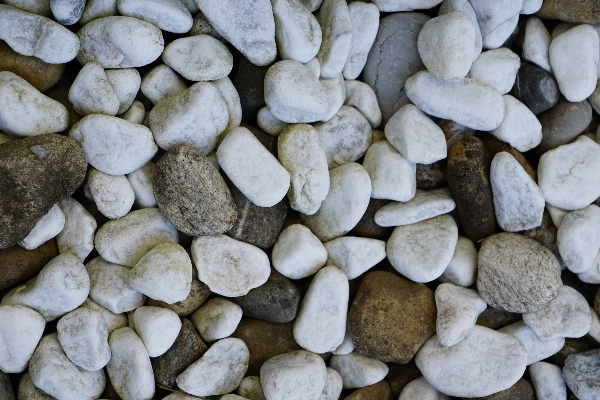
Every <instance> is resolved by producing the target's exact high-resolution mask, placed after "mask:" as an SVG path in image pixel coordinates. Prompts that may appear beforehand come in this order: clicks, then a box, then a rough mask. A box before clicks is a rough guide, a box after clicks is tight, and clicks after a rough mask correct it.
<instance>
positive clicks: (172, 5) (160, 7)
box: [117, 0, 193, 33]
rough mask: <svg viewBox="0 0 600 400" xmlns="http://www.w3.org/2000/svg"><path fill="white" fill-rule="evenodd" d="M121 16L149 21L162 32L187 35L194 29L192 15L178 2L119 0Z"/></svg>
mask: <svg viewBox="0 0 600 400" xmlns="http://www.w3.org/2000/svg"><path fill="white" fill-rule="evenodd" d="M117 10H119V14H121V15H125V16H128V17H136V18H139V19H141V20H144V21H148V22H150V23H152V24H154V25H156V26H158V27H159V28H160V29H161V30H163V31H167V32H173V33H187V32H188V31H189V30H190V29H191V28H192V22H193V21H192V14H190V12H189V10H188V9H187V8H186V6H185V5H184V4H183V2H182V1H177V0H150V1H149V0H118V1H117Z"/></svg>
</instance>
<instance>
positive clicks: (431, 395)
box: [398, 377, 450, 400]
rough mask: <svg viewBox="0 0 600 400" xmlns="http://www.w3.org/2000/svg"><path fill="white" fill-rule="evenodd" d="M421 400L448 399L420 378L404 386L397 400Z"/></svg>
mask: <svg viewBox="0 0 600 400" xmlns="http://www.w3.org/2000/svg"><path fill="white" fill-rule="evenodd" d="M409 399H422V400H448V399H450V397H448V396H447V395H445V394H443V393H441V392H439V391H438V390H437V389H436V388H434V387H433V386H431V385H430V384H429V382H427V379H425V378H424V377H420V378H417V379H415V380H414V381H411V382H409V384H408V385H406V386H404V389H402V393H400V397H399V398H398V400H409Z"/></svg>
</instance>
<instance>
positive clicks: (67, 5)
mask: <svg viewBox="0 0 600 400" xmlns="http://www.w3.org/2000/svg"><path fill="white" fill-rule="evenodd" d="M49 2H50V10H51V11H52V15H53V16H54V19H55V20H56V22H58V23H59V24H61V25H73V24H75V23H77V21H79V18H81V14H82V13H83V8H84V7H85V0H50V1H49Z"/></svg>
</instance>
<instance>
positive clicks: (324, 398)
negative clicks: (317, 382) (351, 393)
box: [319, 367, 343, 400]
mask: <svg viewBox="0 0 600 400" xmlns="http://www.w3.org/2000/svg"><path fill="white" fill-rule="evenodd" d="M342 388H343V381H342V377H341V376H340V374H339V373H338V372H337V371H336V370H335V369H333V368H329V367H327V377H326V378H325V386H324V387H323V391H322V392H321V396H319V400H337V399H339V397H340V394H341V393H342Z"/></svg>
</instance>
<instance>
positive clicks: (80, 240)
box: [56, 197, 97, 261]
mask: <svg viewBox="0 0 600 400" xmlns="http://www.w3.org/2000/svg"><path fill="white" fill-rule="evenodd" d="M57 204H58V206H59V207H60V210H61V211H62V212H63V214H64V215H65V226H64V227H63V229H62V231H61V232H60V233H59V234H58V236H57V237H56V243H57V244H58V249H59V251H60V253H61V254H65V253H70V254H73V255H75V256H76V257H77V258H79V259H80V260H81V261H83V260H85V259H86V257H87V256H88V255H89V254H90V253H91V252H92V250H93V249H94V233H95V232H96V228H97V223H96V220H95V219H94V217H93V216H92V215H91V214H90V213H89V212H88V211H87V210H86V209H85V208H84V207H83V206H82V205H81V204H80V203H79V202H78V201H77V200H74V199H72V198H70V197H67V198H65V199H62V200H60V201H59V202H58V203H57Z"/></svg>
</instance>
